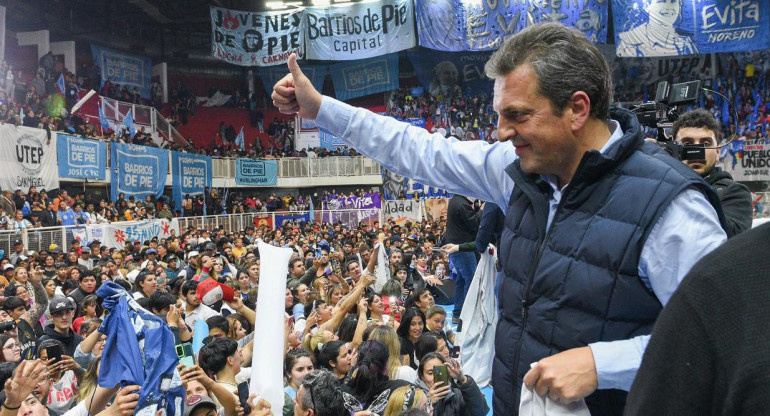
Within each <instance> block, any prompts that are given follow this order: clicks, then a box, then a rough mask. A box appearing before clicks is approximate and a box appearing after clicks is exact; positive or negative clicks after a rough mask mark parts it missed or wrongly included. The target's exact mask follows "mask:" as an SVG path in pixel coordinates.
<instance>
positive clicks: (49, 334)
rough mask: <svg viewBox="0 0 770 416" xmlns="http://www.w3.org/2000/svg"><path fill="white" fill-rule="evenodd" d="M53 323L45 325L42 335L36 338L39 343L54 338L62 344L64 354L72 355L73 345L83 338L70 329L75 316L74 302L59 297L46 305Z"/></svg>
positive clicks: (73, 352) (76, 344)
mask: <svg viewBox="0 0 770 416" xmlns="http://www.w3.org/2000/svg"><path fill="white" fill-rule="evenodd" d="M48 312H49V313H50V314H51V320H52V321H53V323H50V324H48V325H46V327H45V329H44V330H43V336H42V337H40V339H38V343H41V342H43V341H45V340H47V339H55V340H57V341H59V342H61V343H62V344H63V345H64V351H62V352H63V353H64V354H66V355H69V356H70V357H73V356H74V355H75V347H77V346H78V344H80V342H81V341H83V338H82V337H81V336H80V335H78V334H76V333H75V332H74V331H72V319H73V317H74V316H75V302H74V301H73V300H72V299H70V298H59V299H56V300H54V301H53V302H51V303H50V304H49V305H48Z"/></svg>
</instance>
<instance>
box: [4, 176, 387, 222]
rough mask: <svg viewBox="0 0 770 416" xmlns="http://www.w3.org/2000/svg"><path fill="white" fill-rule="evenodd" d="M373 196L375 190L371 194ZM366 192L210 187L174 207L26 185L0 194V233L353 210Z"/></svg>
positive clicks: (160, 201)
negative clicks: (263, 191) (329, 206)
mask: <svg viewBox="0 0 770 416" xmlns="http://www.w3.org/2000/svg"><path fill="white" fill-rule="evenodd" d="M375 192H377V191H375ZM365 193H366V191H365V190H364V189H357V190H356V191H355V192H354V191H350V192H349V193H348V194H347V195H345V194H344V193H338V192H337V191H336V190H334V189H331V190H326V191H324V192H323V193H322V194H321V195H318V194H315V196H311V195H302V194H292V193H284V194H282V195H281V194H280V193H275V192H274V193H270V194H267V195H264V196H263V197H260V196H259V195H257V194H256V193H247V192H241V191H233V192H229V191H228V192H222V191H221V190H217V189H215V188H212V189H209V188H208V187H207V188H205V189H204V192H203V194H201V195H196V196H191V195H185V196H184V199H183V200H182V201H179V203H177V202H176V201H174V200H173V199H172V198H170V197H168V196H166V195H163V196H161V197H159V198H155V197H153V196H147V197H145V198H144V199H138V198H136V197H135V196H128V197H126V195H125V194H123V193H121V194H119V195H118V199H117V200H115V201H113V200H109V199H98V200H97V199H93V198H91V197H88V196H87V194H86V193H85V192H80V193H75V194H74V195H70V194H69V193H68V192H67V190H64V189H61V190H56V191H53V192H51V193H50V194H49V192H48V191H46V190H45V189H41V190H38V189H37V187H34V186H31V187H29V188H28V190H27V192H26V193H24V192H23V191H22V190H21V189H17V190H16V191H15V192H11V191H10V190H5V191H2V192H0V229H8V230H23V229H30V228H41V227H54V226H59V225H61V226H76V225H88V224H104V223H111V222H118V221H137V220H152V219H162V218H165V219H171V218H174V217H193V216H196V217H197V216H204V215H222V214H246V213H269V212H279V211H289V212H296V211H309V210H310V204H311V202H312V204H313V208H314V209H319V210H320V209H322V208H323V207H324V203H325V202H329V201H332V200H335V201H336V200H339V201H341V202H339V203H335V204H334V207H335V209H354V208H355V206H354V204H353V202H352V201H354V200H355V199H356V198H357V197H359V198H360V197H364V195H365Z"/></svg>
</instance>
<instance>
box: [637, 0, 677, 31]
mask: <svg viewBox="0 0 770 416" xmlns="http://www.w3.org/2000/svg"><path fill="white" fill-rule="evenodd" d="M680 1H681V0H647V1H645V3H646V6H645V8H644V10H645V11H646V12H647V14H649V15H650V20H651V21H654V22H656V23H660V24H664V25H668V26H671V25H673V24H674V23H676V20H677V19H678V18H679V12H680V11H681V5H680V4H679V2H680Z"/></svg>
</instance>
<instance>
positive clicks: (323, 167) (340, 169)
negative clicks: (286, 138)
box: [212, 156, 380, 178]
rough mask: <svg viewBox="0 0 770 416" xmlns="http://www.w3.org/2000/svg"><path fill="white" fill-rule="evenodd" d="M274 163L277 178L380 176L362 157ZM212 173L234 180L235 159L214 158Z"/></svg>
mask: <svg viewBox="0 0 770 416" xmlns="http://www.w3.org/2000/svg"><path fill="white" fill-rule="evenodd" d="M276 161H277V162H278V177H279V178H313V177H324V176H366V175H380V164H379V163H377V162H375V161H374V160H372V159H369V158H367V157H364V156H331V157H324V158H307V157H288V158H281V159H276ZM212 171H213V175H212V176H213V177H215V178H234V177H235V159H231V158H214V159H213V162H212Z"/></svg>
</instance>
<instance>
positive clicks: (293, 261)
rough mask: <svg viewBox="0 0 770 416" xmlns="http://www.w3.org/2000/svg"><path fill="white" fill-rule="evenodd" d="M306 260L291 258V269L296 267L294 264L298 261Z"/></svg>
mask: <svg viewBox="0 0 770 416" xmlns="http://www.w3.org/2000/svg"><path fill="white" fill-rule="evenodd" d="M298 261H299V262H304V261H303V260H302V259H291V260H289V270H291V269H293V268H294V265H295V264H297V262H298Z"/></svg>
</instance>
